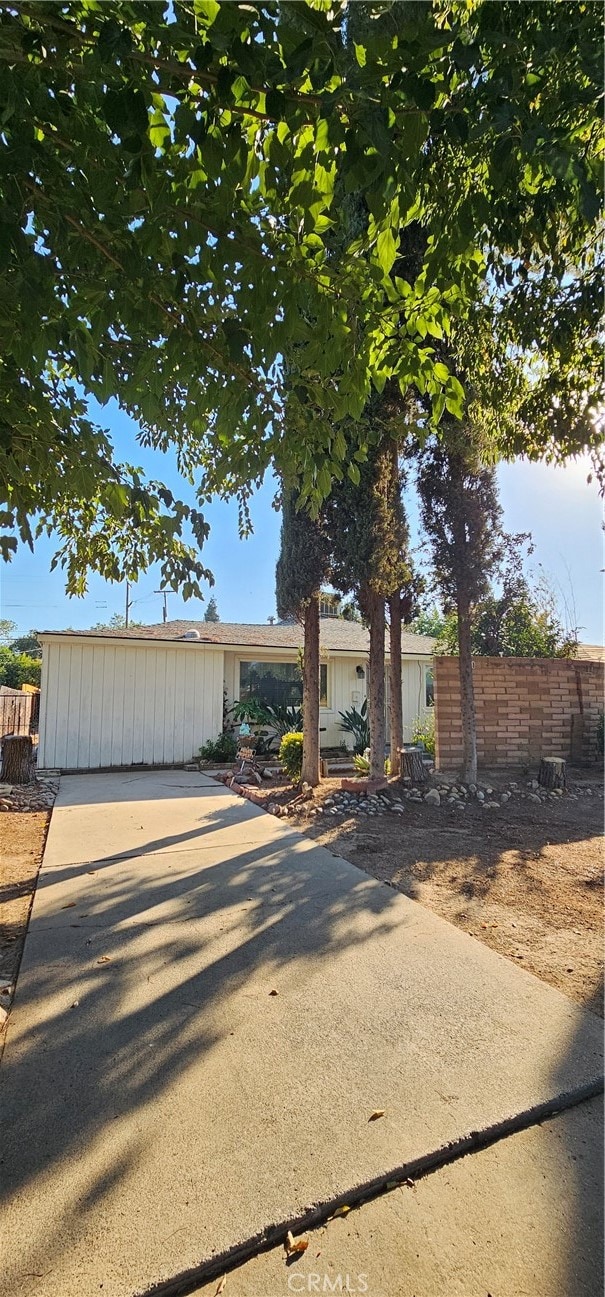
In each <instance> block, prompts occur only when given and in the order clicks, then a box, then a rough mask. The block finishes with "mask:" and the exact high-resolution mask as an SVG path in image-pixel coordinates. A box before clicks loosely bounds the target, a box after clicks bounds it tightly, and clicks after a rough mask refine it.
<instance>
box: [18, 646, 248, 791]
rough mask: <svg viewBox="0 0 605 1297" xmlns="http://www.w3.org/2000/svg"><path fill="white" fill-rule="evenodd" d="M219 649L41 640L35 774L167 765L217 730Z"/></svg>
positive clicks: (219, 719)
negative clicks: (36, 771)
mask: <svg viewBox="0 0 605 1297" xmlns="http://www.w3.org/2000/svg"><path fill="white" fill-rule="evenodd" d="M222 691H223V651H222V649H215V648H208V647H206V646H204V648H203V649H200V646H199V645H196V644H191V643H182V644H175V643H170V644H165V643H161V642H159V641H157V640H156V641H150V642H148V643H144V642H141V641H139V642H133V641H125V640H111V641H109V640H107V641H103V640H101V639H95V640H94V641H93V640H90V639H84V638H83V639H81V640H78V639H77V638H76V637H72V636H69V637H67V636H66V637H65V638H64V639H49V640H46V641H43V655H42V683H41V707H40V746H39V751H38V765H39V767H40V768H47V769H50V768H57V769H61V770H94V769H99V768H105V767H112V766H113V767H115V766H129V765H138V764H146V765H171V764H173V763H174V764H178V763H181V762H184V761H188V760H190V759H191V757H192V756H194V755H197V753H198V749H199V748H200V746H201V744H202V743H205V742H206V741H207V740H208V739H211V738H215V737H216V735H217V734H218V733H219V732H220V730H221V729H222Z"/></svg>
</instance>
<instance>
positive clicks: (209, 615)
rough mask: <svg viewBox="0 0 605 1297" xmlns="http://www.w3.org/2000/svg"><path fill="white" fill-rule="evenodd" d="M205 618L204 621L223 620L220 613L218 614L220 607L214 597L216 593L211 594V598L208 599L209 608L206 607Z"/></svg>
mask: <svg viewBox="0 0 605 1297" xmlns="http://www.w3.org/2000/svg"><path fill="white" fill-rule="evenodd" d="M203 619H204V621H212V622H216V621H220V620H221V619H220V617H219V615H218V608H217V605H216V599H215V598H214V595H213V594H211V595H210V598H209V600H208V607H207V609H206V611H205V613H204V618H203Z"/></svg>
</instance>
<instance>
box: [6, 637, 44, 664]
mask: <svg viewBox="0 0 605 1297" xmlns="http://www.w3.org/2000/svg"><path fill="white" fill-rule="evenodd" d="M10 647H11V648H12V650H13V653H27V654H28V655H29V657H33V658H40V657H42V645H41V643H40V640H39V639H38V636H37V635H36V632H35V631H33V630H31V631H30V632H29V635H19V636H18V637H17V639H14V640H11V644H10Z"/></svg>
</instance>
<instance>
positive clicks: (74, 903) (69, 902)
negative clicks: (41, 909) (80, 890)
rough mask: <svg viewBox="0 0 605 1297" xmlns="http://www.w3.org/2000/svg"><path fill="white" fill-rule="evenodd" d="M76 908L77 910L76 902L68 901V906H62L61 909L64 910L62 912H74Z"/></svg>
mask: <svg viewBox="0 0 605 1297" xmlns="http://www.w3.org/2000/svg"><path fill="white" fill-rule="evenodd" d="M75 908H76V902H75V901H68V902H67V905H62V906H61V909H62V910H74V909H75Z"/></svg>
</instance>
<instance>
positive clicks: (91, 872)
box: [86, 869, 98, 874]
mask: <svg viewBox="0 0 605 1297" xmlns="http://www.w3.org/2000/svg"><path fill="white" fill-rule="evenodd" d="M97 872H98V871H97V870H96V869H87V870H86V873H87V874H96V873H97Z"/></svg>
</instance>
